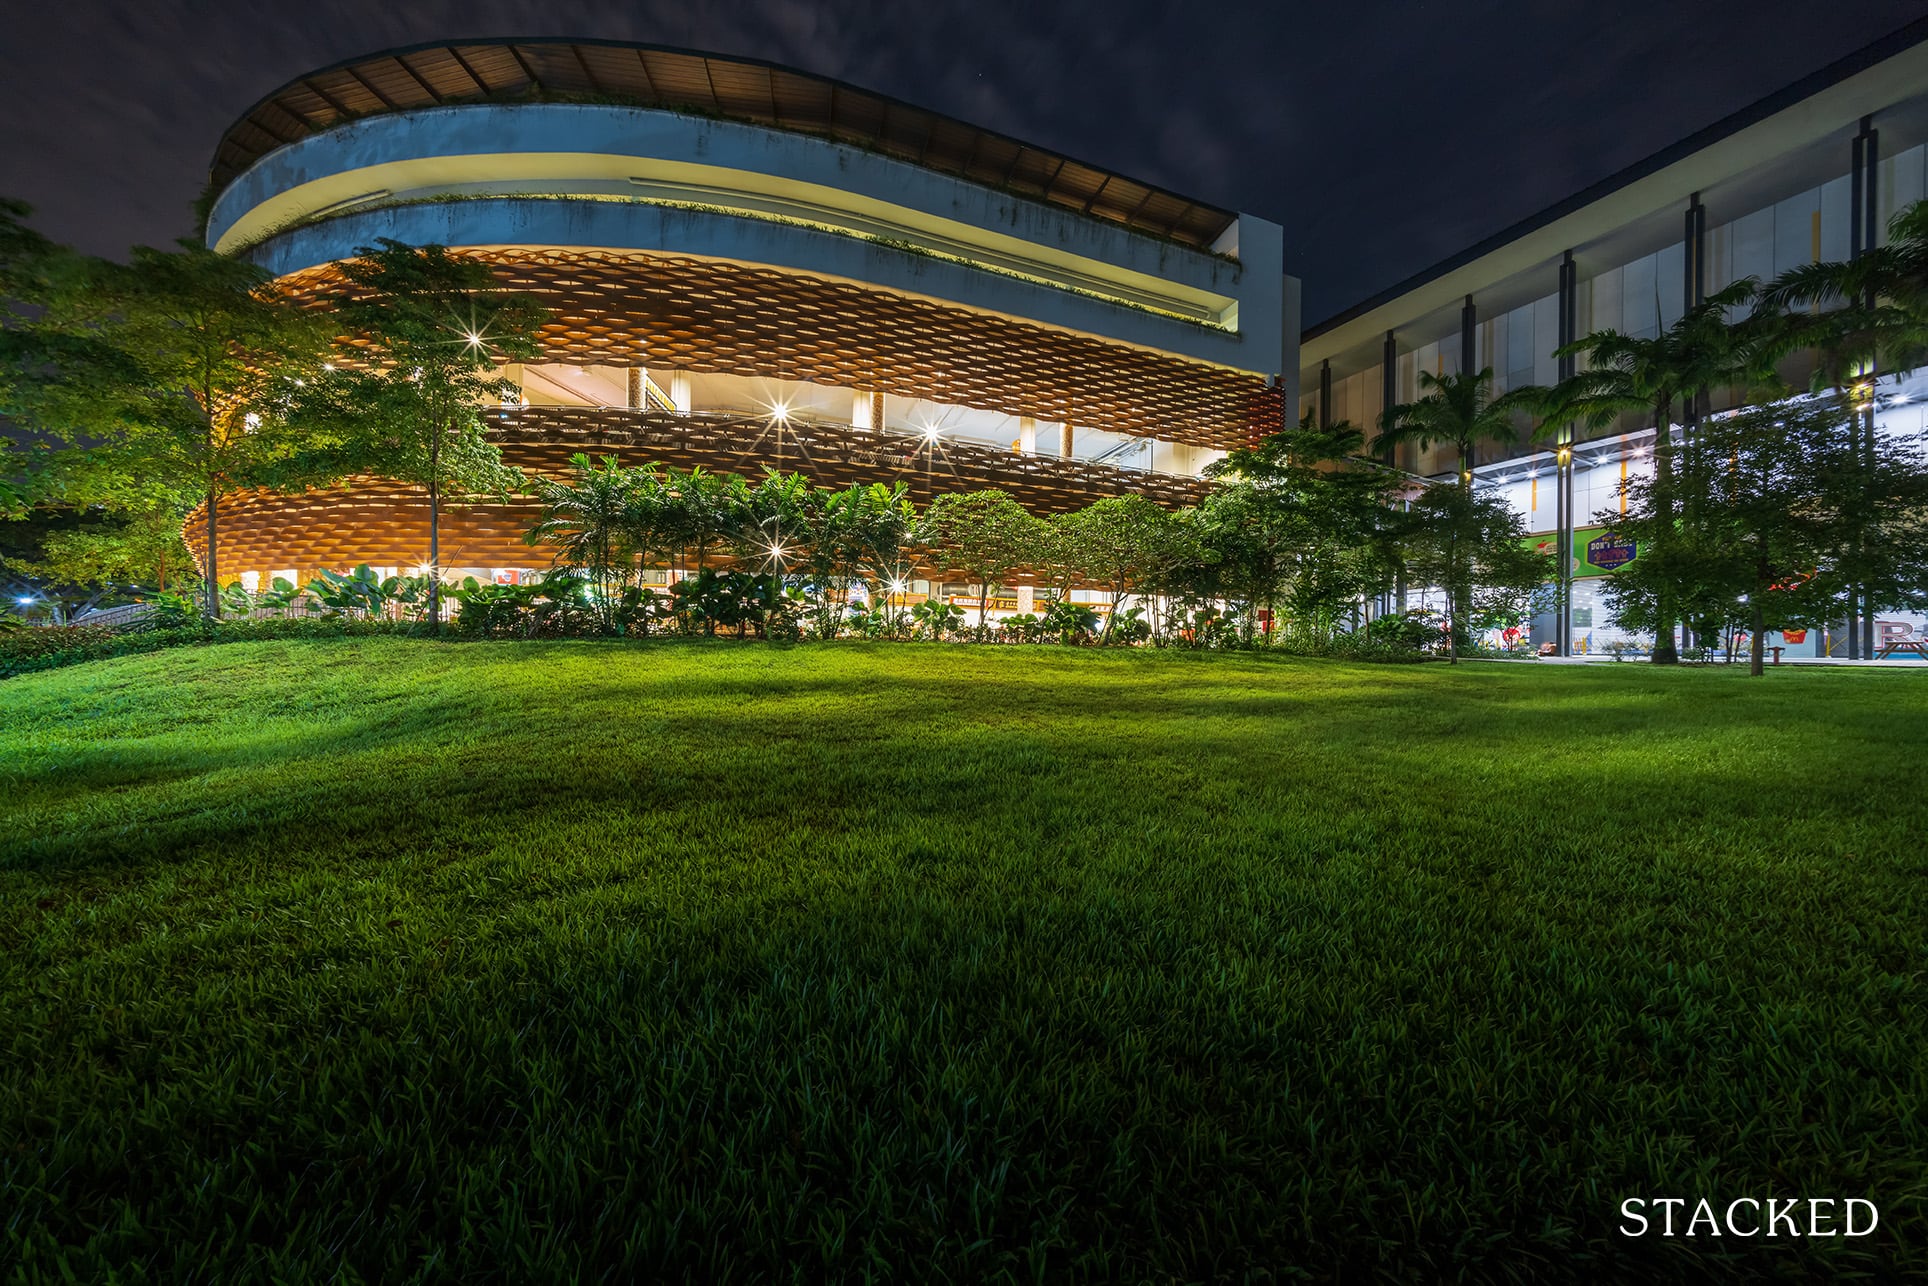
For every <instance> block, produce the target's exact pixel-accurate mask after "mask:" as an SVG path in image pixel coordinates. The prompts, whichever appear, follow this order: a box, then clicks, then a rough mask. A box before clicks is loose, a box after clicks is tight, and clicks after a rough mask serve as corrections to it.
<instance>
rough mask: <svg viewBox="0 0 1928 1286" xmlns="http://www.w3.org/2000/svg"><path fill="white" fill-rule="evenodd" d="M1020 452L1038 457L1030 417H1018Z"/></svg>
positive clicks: (1032, 420) (1033, 427)
mask: <svg viewBox="0 0 1928 1286" xmlns="http://www.w3.org/2000/svg"><path fill="white" fill-rule="evenodd" d="M1018 450H1020V451H1022V452H1024V454H1026V455H1036V454H1037V451H1038V422H1037V421H1036V420H1034V419H1032V418H1031V417H1030V416H1028V415H1020V416H1019V417H1018ZM1020 610H1023V611H1029V610H1030V609H1029V608H1023V609H1020Z"/></svg>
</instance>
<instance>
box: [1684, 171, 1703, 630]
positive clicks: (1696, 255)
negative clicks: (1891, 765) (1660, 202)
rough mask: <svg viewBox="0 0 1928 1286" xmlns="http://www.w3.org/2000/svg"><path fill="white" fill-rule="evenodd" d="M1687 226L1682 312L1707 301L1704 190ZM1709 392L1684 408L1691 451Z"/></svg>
mask: <svg viewBox="0 0 1928 1286" xmlns="http://www.w3.org/2000/svg"><path fill="white" fill-rule="evenodd" d="M1686 223H1687V226H1686V231H1685V233H1684V234H1683V235H1682V237H1681V249H1682V251H1683V252H1684V253H1683V254H1682V255H1681V261H1682V266H1681V282H1680V301H1681V311H1682V312H1687V311H1690V310H1692V309H1693V308H1696V307H1698V306H1699V305H1701V304H1702V303H1705V302H1706V300H1707V269H1706V264H1707V207H1706V206H1704V205H1702V204H1701V203H1700V193H1698V192H1696V193H1694V194H1693V196H1692V197H1691V198H1690V199H1689V200H1688V202H1687V220H1686ZM1706 401H1707V393H1706V392H1705V391H1704V390H1703V391H1700V392H1696V393H1695V394H1694V395H1693V396H1692V397H1690V398H1688V399H1687V403H1686V405H1685V406H1684V407H1682V408H1681V411H1682V414H1681V419H1682V421H1683V423H1682V424H1681V434H1680V436H1681V441H1682V446H1683V449H1684V450H1686V451H1687V452H1689V453H1690V454H1691V453H1692V452H1693V451H1694V450H1695V449H1696V448H1695V446H1694V439H1695V438H1696V437H1697V436H1698V435H1699V431H1700V418H1701V414H1702V411H1703V404H1704V403H1705V402H1706ZM1680 642H1681V646H1682V647H1692V646H1693V645H1694V627H1693V625H1692V623H1690V622H1687V621H1682V622H1681V623H1680Z"/></svg>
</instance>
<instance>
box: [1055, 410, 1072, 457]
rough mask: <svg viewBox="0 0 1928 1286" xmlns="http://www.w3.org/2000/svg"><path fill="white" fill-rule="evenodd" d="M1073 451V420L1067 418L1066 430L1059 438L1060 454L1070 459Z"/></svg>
mask: <svg viewBox="0 0 1928 1286" xmlns="http://www.w3.org/2000/svg"><path fill="white" fill-rule="evenodd" d="M1071 451H1072V430H1071V421H1069V420H1066V421H1065V422H1064V431H1063V433H1062V435H1061V436H1060V439H1059V446H1058V454H1059V455H1060V456H1061V457H1063V458H1064V459H1066V460H1069V459H1070V458H1071Z"/></svg>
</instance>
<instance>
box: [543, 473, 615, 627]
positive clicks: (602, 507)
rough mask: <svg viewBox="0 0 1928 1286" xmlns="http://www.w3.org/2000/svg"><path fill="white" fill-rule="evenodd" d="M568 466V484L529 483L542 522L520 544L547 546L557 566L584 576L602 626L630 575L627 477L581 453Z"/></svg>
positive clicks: (549, 479)
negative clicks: (572, 475)
mask: <svg viewBox="0 0 1928 1286" xmlns="http://www.w3.org/2000/svg"><path fill="white" fill-rule="evenodd" d="M569 466H570V468H571V469H573V470H574V471H575V478H574V480H573V481H570V482H557V481H555V480H554V479H552V478H532V479H531V480H530V481H531V484H532V486H533V489H534V491H535V493H536V499H537V500H538V501H539V502H540V503H541V505H542V518H541V520H540V521H539V522H537V523H536V525H535V526H533V527H531V528H530V529H529V533H528V534H527V535H526V536H524V537H523V541H524V543H526V544H530V545H538V544H545V543H546V544H549V545H552V546H554V547H555V550H556V557H555V561H556V562H557V563H559V564H562V565H563V566H566V567H580V568H582V569H583V570H584V571H585V572H587V573H588V574H589V583H590V586H591V588H593V589H594V590H595V592H596V610H597V611H598V612H600V613H602V615H603V617H604V619H605V622H607V621H608V620H609V619H610V618H611V615H612V614H613V613H614V611H615V609H616V604H617V601H618V599H619V598H620V596H621V593H622V590H623V588H624V586H626V585H627V584H628V582H629V576H630V571H631V563H630V556H631V553H632V552H633V551H632V549H631V546H630V540H629V535H630V529H629V518H630V510H631V504H632V495H631V490H632V488H631V485H630V478H629V471H628V470H626V469H624V468H623V467H622V466H621V465H619V464H617V463H616V457H614V456H604V457H603V458H602V460H601V461H592V460H591V459H590V458H589V457H588V456H587V455H584V454H583V453H582V452H580V451H579V452H577V453H576V454H575V455H573V456H571V457H569Z"/></svg>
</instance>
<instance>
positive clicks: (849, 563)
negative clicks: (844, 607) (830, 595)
mask: <svg viewBox="0 0 1928 1286" xmlns="http://www.w3.org/2000/svg"><path fill="white" fill-rule="evenodd" d="M827 516H828V518H829V535H830V539H831V541H832V543H833V547H834V549H835V551H836V561H837V563H838V566H839V568H840V569H841V572H842V574H843V576H844V577H845V579H846V582H848V583H855V582H862V583H863V584H864V586H865V589H866V591H867V597H868V598H869V599H870V601H871V602H872V603H876V602H879V601H887V600H888V598H889V595H890V594H891V593H892V592H893V588H892V587H893V586H898V587H901V586H902V585H903V584H904V583H905V582H906V581H907V580H909V578H910V571H911V560H910V558H909V554H908V550H907V546H909V545H910V544H911V543H912V540H913V536H914V535H915V532H916V528H917V508H916V506H915V505H913V504H912V503H911V500H910V485H909V484H908V483H904V482H892V483H888V484H886V483H881V482H873V483H871V484H869V485H868V486H865V485H862V484H853V485H852V486H851V487H850V488H848V489H847V490H845V491H841V492H838V493H837V494H835V495H833V496H831V497H830V498H829V501H828V504H827ZM886 615H888V613H887V614H886ZM891 628H894V625H893V626H892V627H891Z"/></svg>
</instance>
